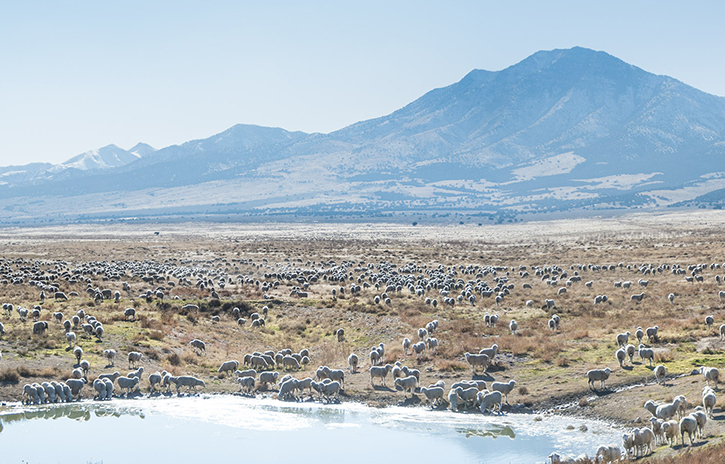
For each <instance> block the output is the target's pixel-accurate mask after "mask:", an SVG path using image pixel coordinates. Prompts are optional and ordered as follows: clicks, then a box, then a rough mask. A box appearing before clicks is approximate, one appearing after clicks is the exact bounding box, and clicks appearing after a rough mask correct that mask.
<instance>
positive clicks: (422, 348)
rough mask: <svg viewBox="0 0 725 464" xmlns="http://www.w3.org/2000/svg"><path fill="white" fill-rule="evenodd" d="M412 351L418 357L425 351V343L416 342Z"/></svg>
mask: <svg viewBox="0 0 725 464" xmlns="http://www.w3.org/2000/svg"><path fill="white" fill-rule="evenodd" d="M413 351H414V352H415V354H416V355H417V356H418V357H420V354H421V353H422V352H424V351H425V342H418V343H415V344H413Z"/></svg>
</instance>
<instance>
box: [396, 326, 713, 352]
mask: <svg viewBox="0 0 725 464" xmlns="http://www.w3.org/2000/svg"><path fill="white" fill-rule="evenodd" d="M723 327H725V324H723ZM721 332H722V331H721ZM411 346H412V343H411V341H410V339H409V338H405V339H403V353H404V354H405V355H406V356H408V354H409V353H408V352H409V351H410V347H411Z"/></svg>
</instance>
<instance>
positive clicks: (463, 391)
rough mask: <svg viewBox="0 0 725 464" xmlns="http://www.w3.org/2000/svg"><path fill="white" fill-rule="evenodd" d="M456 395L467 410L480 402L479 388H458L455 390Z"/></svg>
mask: <svg viewBox="0 0 725 464" xmlns="http://www.w3.org/2000/svg"><path fill="white" fill-rule="evenodd" d="M455 392H456V395H458V398H459V399H460V400H461V401H462V402H463V405H464V406H465V407H466V409H467V408H469V407H473V406H475V405H476V403H477V402H478V393H479V392H478V388H476V387H468V388H463V387H457V388H456V389H455Z"/></svg>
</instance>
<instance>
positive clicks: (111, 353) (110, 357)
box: [103, 349, 116, 367]
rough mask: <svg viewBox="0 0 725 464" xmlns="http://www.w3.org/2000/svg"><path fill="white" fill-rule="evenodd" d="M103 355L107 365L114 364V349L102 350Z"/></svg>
mask: <svg viewBox="0 0 725 464" xmlns="http://www.w3.org/2000/svg"><path fill="white" fill-rule="evenodd" d="M103 356H104V357H105V358H106V359H107V360H108V367H110V366H114V362H113V361H114V359H116V350H111V349H109V350H103Z"/></svg>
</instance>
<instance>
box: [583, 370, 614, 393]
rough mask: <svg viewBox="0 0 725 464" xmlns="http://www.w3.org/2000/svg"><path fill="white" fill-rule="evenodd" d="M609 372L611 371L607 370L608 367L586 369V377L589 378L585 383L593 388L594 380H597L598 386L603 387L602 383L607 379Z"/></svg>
mask: <svg viewBox="0 0 725 464" xmlns="http://www.w3.org/2000/svg"><path fill="white" fill-rule="evenodd" d="M610 373H611V371H610V370H609V368H608V367H607V368H605V369H592V370H590V371H588V372H587V378H588V379H589V381H588V382H587V383H588V384H589V387H590V388H591V389H594V382H595V381H597V380H598V381H599V387H600V388H605V387H604V384H605V382H606V381H607V379H608V378H609V374H610Z"/></svg>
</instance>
